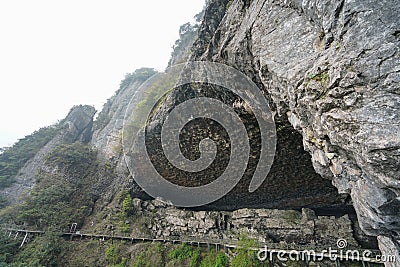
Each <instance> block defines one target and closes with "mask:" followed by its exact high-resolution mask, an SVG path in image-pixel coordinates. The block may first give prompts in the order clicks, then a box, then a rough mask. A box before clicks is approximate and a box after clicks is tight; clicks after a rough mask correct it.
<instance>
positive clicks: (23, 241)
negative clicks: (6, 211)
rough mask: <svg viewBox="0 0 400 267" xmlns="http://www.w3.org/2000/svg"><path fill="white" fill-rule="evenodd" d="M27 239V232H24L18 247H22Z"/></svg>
mask: <svg viewBox="0 0 400 267" xmlns="http://www.w3.org/2000/svg"><path fill="white" fill-rule="evenodd" d="M27 237H28V232H25V236H24V239H23V240H22V243H21V245H20V246H19V247H22V246H23V245H24V243H25V241H26V238H27Z"/></svg>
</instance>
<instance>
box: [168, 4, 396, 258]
mask: <svg viewBox="0 0 400 267" xmlns="http://www.w3.org/2000/svg"><path fill="white" fill-rule="evenodd" d="M227 6H229V9H228V10H225V9H226V7H227ZM399 12H400V2H399V1H395V0H392V1H346V0H340V1H325V0H320V1H317V0H310V1H296V0H292V1H290V0H286V1H283V0H282V1H279V0H278V1H272V0H253V1H242V0H234V1H232V2H231V1H230V2H229V5H228V3H227V1H224V0H216V1H212V3H211V4H210V5H209V8H208V9H207V10H206V14H205V17H204V18H205V19H204V22H203V25H202V27H201V31H200V37H199V40H198V41H197V42H195V44H194V48H193V54H192V58H191V60H211V61H218V62H222V63H226V64H228V65H231V66H233V67H235V68H237V69H239V70H241V71H242V72H244V73H245V74H246V75H248V76H249V77H251V78H252V79H253V81H254V82H256V83H257V84H258V86H259V87H260V88H261V90H263V92H265V94H266V95H267V97H268V98H269V100H270V103H271V106H272V108H273V109H275V110H276V111H277V112H278V115H279V117H277V119H281V120H283V121H285V120H286V119H285V118H287V120H288V121H289V122H290V124H291V125H292V126H293V127H294V128H295V129H296V130H297V131H298V132H300V133H301V135H302V141H303V147H304V148H305V149H306V150H307V151H308V153H309V154H310V155H311V162H312V165H313V167H314V169H315V170H316V171H317V172H318V173H319V174H320V175H321V176H323V177H324V178H327V179H329V180H331V181H332V183H333V185H335V187H336V188H337V189H338V190H339V192H340V193H345V194H350V195H351V199H352V203H353V205H354V208H355V209H356V212H357V215H358V218H359V223H360V226H361V228H362V229H363V231H365V232H366V233H368V234H371V235H375V236H376V235H381V236H383V237H382V238H380V239H379V241H380V242H381V243H382V244H381V249H382V250H384V251H385V250H386V248H388V245H387V244H389V243H390V244H391V245H390V246H391V248H390V249H389V248H388V251H387V252H388V253H389V252H390V251H392V250H393V247H396V248H397V250H398V249H399V241H398V239H399V235H400V216H399V211H400V204H399V203H400V202H399V201H400V200H399V199H400V181H399V176H400V156H399V155H400V154H399V152H400V112H399V108H400V96H399V92H400V91H399V82H400V73H399V72H400V64H399V38H400V25H399V24H400V20H399V17H400V14H399ZM181 96H182V94H180V93H179V92H178V93H176V94H173V95H172V98H175V99H179V97H181ZM170 103H173V101H171V102H170ZM166 105H168V102H167V103H166ZM279 144H280V141H279V139H278V146H279ZM289 156H290V154H289ZM276 182H277V183H279V180H277V181H276ZM382 240H385V242H383V241H382ZM389 241H390V242H389ZM393 266H394V265H393Z"/></svg>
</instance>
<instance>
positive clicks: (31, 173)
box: [0, 106, 96, 204]
mask: <svg viewBox="0 0 400 267" xmlns="http://www.w3.org/2000/svg"><path fill="white" fill-rule="evenodd" d="M95 112H96V110H95V109H94V108H93V107H92V106H75V107H73V108H72V109H71V111H70V112H69V113H68V115H67V117H65V119H63V120H62V121H61V130H60V131H59V132H58V134H57V135H56V136H55V137H54V138H53V139H52V140H50V141H49V142H48V143H47V144H46V145H45V146H44V147H43V148H41V149H40V150H39V151H38V152H37V153H36V155H35V156H34V157H33V158H32V159H30V160H29V161H28V162H27V163H26V164H25V165H24V166H23V167H22V168H21V169H20V170H19V172H18V174H17V176H16V177H15V183H13V184H12V186H10V187H7V188H5V189H3V190H2V191H0V193H1V194H2V195H3V196H4V197H5V198H6V199H7V200H8V201H9V203H10V204H15V203H17V202H19V200H20V197H21V196H23V195H24V194H29V192H30V190H31V189H32V188H33V186H34V185H35V180H36V179H35V176H36V174H37V173H38V171H39V170H40V169H41V168H42V167H44V165H45V164H44V161H45V158H46V156H47V155H48V153H49V152H50V151H51V150H52V149H53V148H55V147H56V146H57V145H60V144H67V143H73V142H76V141H80V142H83V143H87V142H89V141H90V139H91V137H92V127H93V116H94V114H95Z"/></svg>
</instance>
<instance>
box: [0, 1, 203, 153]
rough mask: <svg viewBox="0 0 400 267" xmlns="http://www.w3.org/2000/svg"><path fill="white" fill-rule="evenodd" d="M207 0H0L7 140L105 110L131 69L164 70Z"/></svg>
mask: <svg viewBox="0 0 400 267" xmlns="http://www.w3.org/2000/svg"><path fill="white" fill-rule="evenodd" d="M204 2H205V1H204V0H190V1H187V0H168V1H162V0H147V1H138V0H115V1H105V0H97V1H95V0H84V1H77V0H68V1H67V0H59V1H54V0H35V1H32V0H15V1H1V2H0V92H1V98H0V101H1V103H0V118H1V120H0V122H1V123H0V147H3V146H6V145H10V144H12V143H13V142H15V141H16V140H17V139H18V138H22V137H24V136H25V135H27V134H30V133H32V132H33V131H34V130H37V129H38V128H40V127H42V126H47V125H50V124H53V123H55V122H56V121H57V120H59V119H62V118H64V117H65V116H66V115H67V113H68V111H69V109H70V108H71V107H72V106H73V105H77V104H89V105H94V106H95V107H96V109H97V110H99V109H100V108H101V107H102V105H103V104H104V103H105V101H106V100H107V99H108V98H109V97H111V96H112V94H113V93H114V92H115V91H116V90H117V89H118V86H119V82H120V81H121V79H122V78H123V77H124V74H125V73H127V72H132V71H134V70H135V69H136V68H140V67H154V68H156V69H158V70H163V69H164V68H165V67H166V65H167V63H168V59H169V57H170V54H171V51H172V49H171V47H172V45H173V44H174V42H175V40H176V39H178V31H179V26H180V25H181V24H184V23H186V22H188V21H193V16H194V15H195V14H197V13H198V12H200V11H201V9H202V8H203V5H204Z"/></svg>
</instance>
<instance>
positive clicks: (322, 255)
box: [3, 228, 382, 266]
mask: <svg viewBox="0 0 400 267" xmlns="http://www.w3.org/2000/svg"><path fill="white" fill-rule="evenodd" d="M3 230H4V231H6V232H7V233H8V237H9V238H11V237H14V239H16V238H17V237H18V236H19V235H23V236H24V238H23V240H22V242H21V245H20V247H22V246H23V245H24V244H25V243H26V242H28V240H29V239H28V236H29V235H31V236H37V235H43V234H45V231H37V230H26V229H13V228H5V229H3ZM60 235H61V236H62V237H65V238H68V239H69V240H75V241H77V240H83V239H98V240H99V241H100V242H101V241H105V240H112V241H113V240H124V241H126V242H130V243H131V244H133V243H140V242H161V243H172V244H182V243H186V244H190V245H195V246H198V247H207V248H208V249H210V248H211V247H215V248H216V250H220V249H224V250H225V251H227V250H228V249H235V248H238V247H239V246H238V245H237V243H236V242H234V241H233V240H221V239H220V240H184V239H168V238H151V237H133V236H119V235H109V234H89V233H80V232H79V231H78V232H75V233H61V234H60ZM224 241H227V242H230V243H227V242H224ZM262 245H264V247H261V248H249V249H251V250H255V251H262V253H265V254H263V255H266V256H267V255H271V254H272V255H275V254H276V255H277V254H279V255H282V256H283V255H286V256H287V255H292V256H294V255H296V256H298V257H303V260H304V261H306V262H308V261H310V260H311V259H310V258H314V259H319V260H322V259H327V258H330V259H332V255H334V256H335V259H336V265H337V266H340V264H339V265H338V263H337V261H343V260H345V261H360V262H362V263H363V266H369V263H382V262H381V261H379V260H377V257H376V256H377V255H380V251H379V250H360V249H357V248H354V249H352V248H348V250H350V251H354V252H355V251H358V256H357V254H356V255H354V254H352V253H351V254H349V255H348V254H346V253H344V254H343V253H339V252H337V253H333V254H332V253H331V254H328V253H327V250H326V249H324V250H320V251H315V248H311V247H305V246H295V245H290V247H289V246H282V245H279V244H273V243H270V244H262ZM344 249H347V248H344ZM310 251H312V252H313V253H312V255H310V254H309V253H308V252H310ZM364 251H370V252H371V253H370V255H368V257H363V256H362V255H363V253H364ZM268 257H269V256H268Z"/></svg>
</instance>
